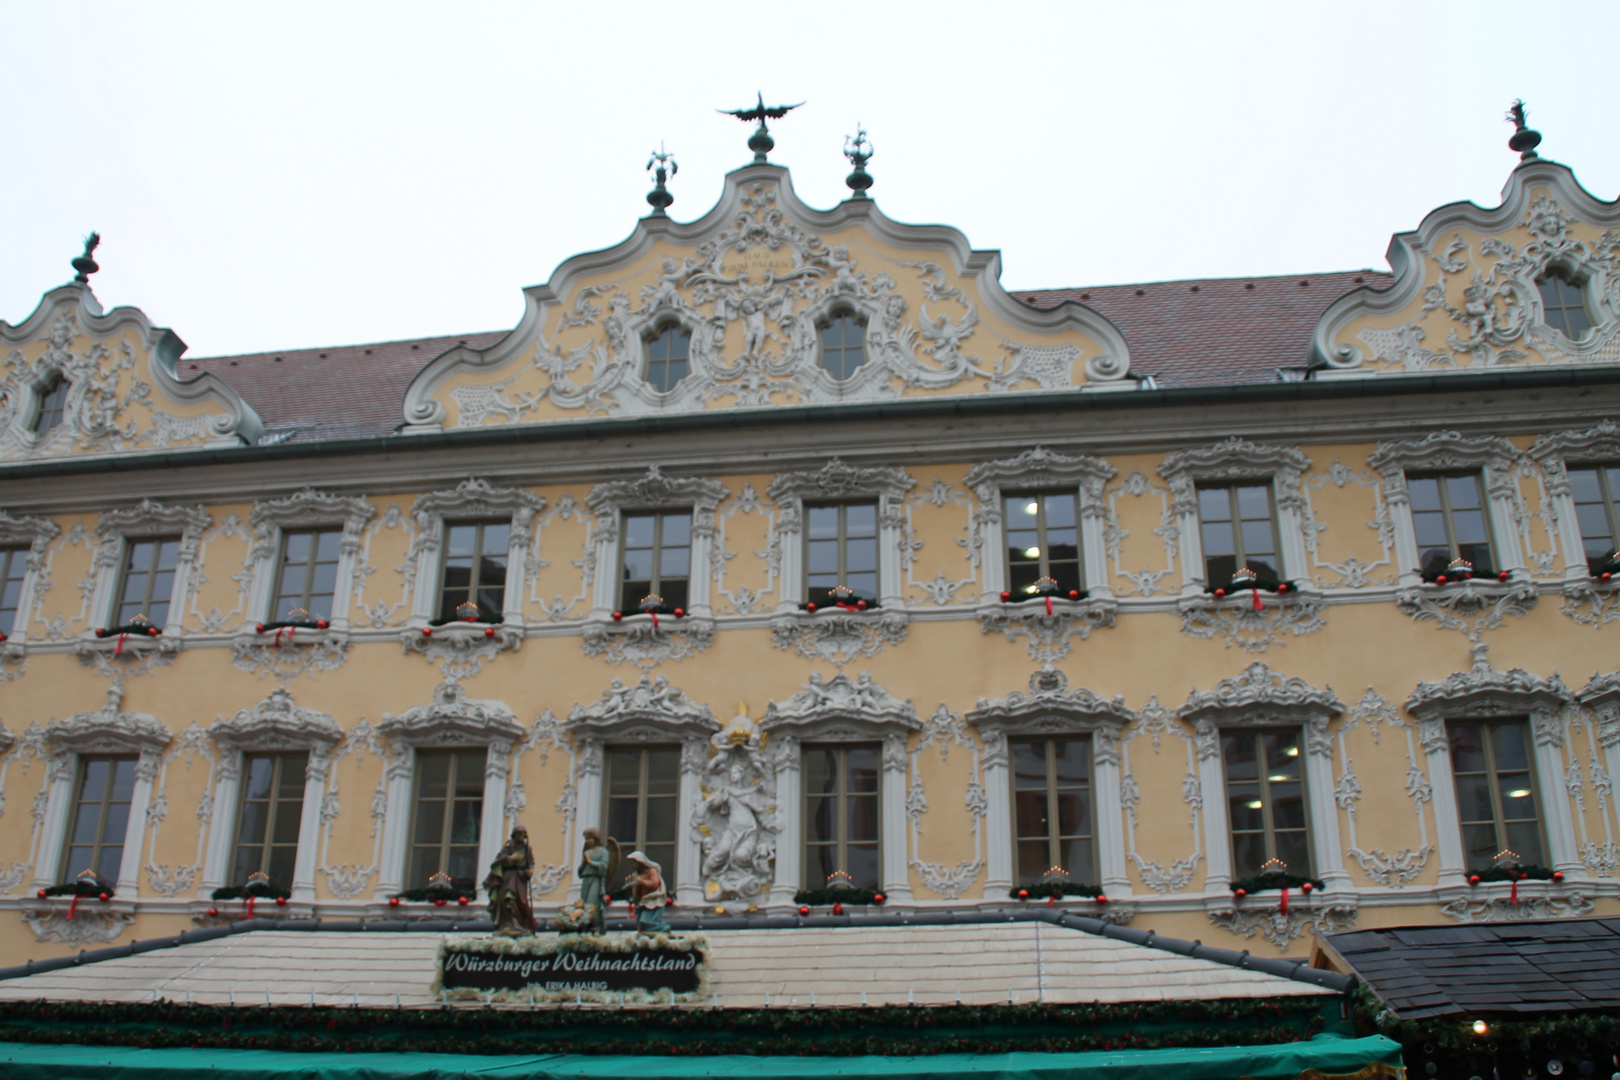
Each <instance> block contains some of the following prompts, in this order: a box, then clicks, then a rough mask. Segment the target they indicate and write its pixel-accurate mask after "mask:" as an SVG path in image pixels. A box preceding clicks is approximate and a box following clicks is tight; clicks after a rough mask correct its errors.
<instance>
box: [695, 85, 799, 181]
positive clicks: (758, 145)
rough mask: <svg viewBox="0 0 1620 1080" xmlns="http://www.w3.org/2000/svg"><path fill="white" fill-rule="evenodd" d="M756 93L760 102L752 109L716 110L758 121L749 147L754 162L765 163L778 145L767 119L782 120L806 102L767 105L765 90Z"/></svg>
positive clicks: (742, 118) (757, 163)
mask: <svg viewBox="0 0 1620 1080" xmlns="http://www.w3.org/2000/svg"><path fill="white" fill-rule="evenodd" d="M754 93H755V94H756V95H757V102H758V103H757V104H756V105H755V106H754V107H753V108H751V109H716V110H714V111H715V112H717V113H724V114H725V115H727V116H735V117H736V118H737V119H739V120H741V121H743V122H745V123H747V122H748V121H758V123H759V127H757V128H755V129H754V133H753V134H752V135H750V136H749V137H748V149H750V150H752V151H753V152H754V164H756V165H762V164H764V163H765V155H766V154H768V153H770V152H771V149H772V148H773V147H774V146H775V145H776V140H775V139H773V138H771V134H770V129H769V128H768V127H766V126H765V121H766V120H767V119H771V120H780V119H782V117H784V116H786V115H787V114H788V113H790V112H792V111H793V110H794V109H797V108H798V107H799V106H800V105H803V104H804V102H802V101H801V102H798V103H797V104H794V105H767V104H765V93H764V91H760V90H756V91H755V92H754Z"/></svg>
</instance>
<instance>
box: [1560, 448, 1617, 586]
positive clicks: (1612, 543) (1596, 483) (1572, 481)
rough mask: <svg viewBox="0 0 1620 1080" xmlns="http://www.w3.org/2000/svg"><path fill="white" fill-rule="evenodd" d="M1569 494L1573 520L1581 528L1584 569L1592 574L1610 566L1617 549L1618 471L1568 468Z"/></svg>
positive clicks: (1600, 466) (1598, 466)
mask: <svg viewBox="0 0 1620 1080" xmlns="http://www.w3.org/2000/svg"><path fill="white" fill-rule="evenodd" d="M1569 491H1570V496H1571V497H1572V498H1573V499H1574V500H1575V520H1576V521H1577V522H1578V523H1579V524H1580V528H1581V545H1582V546H1583V547H1584V548H1585V549H1586V565H1587V568H1588V569H1590V570H1591V571H1592V572H1593V573H1594V574H1595V573H1597V572H1598V571H1599V570H1601V569H1602V567H1603V566H1604V565H1605V564H1607V563H1608V562H1609V557H1610V556H1611V555H1613V554H1614V551H1615V548H1620V514H1616V512H1615V506H1614V500H1615V496H1616V495H1620V468H1616V467H1614V466H1605V465H1585V466H1581V467H1579V468H1571V469H1570V470H1569Z"/></svg>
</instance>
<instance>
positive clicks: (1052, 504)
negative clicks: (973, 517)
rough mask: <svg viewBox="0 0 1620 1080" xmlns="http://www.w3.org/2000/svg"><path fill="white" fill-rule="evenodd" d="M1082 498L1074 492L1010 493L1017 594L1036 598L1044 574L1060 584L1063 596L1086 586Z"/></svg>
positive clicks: (1012, 588)
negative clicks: (1082, 561)
mask: <svg viewBox="0 0 1620 1080" xmlns="http://www.w3.org/2000/svg"><path fill="white" fill-rule="evenodd" d="M1078 501H1079V500H1078V499H1077V498H1076V496H1075V495H1073V494H1071V493H1069V492H1059V493H1048V494H1035V495H1008V496H1007V497H1006V499H1005V505H1006V529H1007V590H1008V591H1009V592H1011V593H1012V594H1013V596H1014V597H1017V598H1020V599H1022V598H1024V597H1027V596H1034V595H1035V594H1036V585H1035V583H1036V582H1037V581H1038V580H1039V579H1041V578H1043V577H1049V578H1051V579H1053V580H1054V581H1056V582H1057V588H1058V593H1059V595H1067V594H1068V593H1069V592H1071V591H1073V590H1078V589H1079V588H1080V587H1081V573H1080V522H1079V519H1078V517H1077V516H1076V506H1077V504H1078Z"/></svg>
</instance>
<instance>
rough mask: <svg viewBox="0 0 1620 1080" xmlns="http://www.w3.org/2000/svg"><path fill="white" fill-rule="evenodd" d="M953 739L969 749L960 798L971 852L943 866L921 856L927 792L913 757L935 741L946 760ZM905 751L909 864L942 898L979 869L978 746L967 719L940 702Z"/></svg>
mask: <svg viewBox="0 0 1620 1080" xmlns="http://www.w3.org/2000/svg"><path fill="white" fill-rule="evenodd" d="M952 745H956V746H961V747H964V748H966V750H967V752H968V754H969V761H968V780H967V786H966V788H965V794H964V799H963V804H964V806H965V807H966V809H967V812H968V820H969V821H970V822H971V823H972V826H971V827H972V830H973V857H972V858H971V859H963V860H961V861H959V862H958V863H957V864H956V866H954V867H947V866H945V865H943V864H942V863H933V862H927V861H925V860H924V859H923V858H922V834H923V826H922V817H923V815H924V814H926V813H927V812H928V795H927V793H926V792H925V791H924V790H923V782H922V767H921V765H920V764H919V762H918V758H920V757H921V756H922V752H923V751H924V750H926V749H929V748H931V747H935V746H937V747H938V748H939V760H940V761H941V762H944V761H948V760H949V759H950V749H951V746H952ZM907 756H908V758H909V764H910V771H911V782H910V784H909V785H908V786H907V788H906V821H907V824H908V829H909V832H910V834H911V852H912V858H911V868H912V869H913V870H915V871H916V872H917V876H918V877H919V878H921V879H922V883H923V886H924V887H925V888H927V889H930V890H932V891H933V892H935V893H937V894H938V895H939V896H940V898H941V899H944V900H955V899H958V898H959V897H960V896H961V895H962V893H963V892H965V891H966V890H967V889H968V887H969V886H971V885H972V884H973V883H974V882H975V881H977V880H978V879H979V874H980V872H981V871H982V870H983V869H984V819H985V815H986V813H987V811H988V804H987V802H986V797H985V792H984V784H983V782H982V776H983V772H982V769H981V766H980V760H979V759H980V750H979V747H978V746H976V745H974V742H973V739H972V738H971V736H969V734H968V726H967V723H966V722H965V721H964V720H963V718H962V716H961V715H960V714H958V713H954V712H952V711H951V710H950V709H949V708H948V707H947V706H946V705H945V704H944V703H943V702H941V703H940V706H939V708H938V709H935V710H934V713H933V715H931V716H929V717H928V718H927V719H925V720H924V721H923V728H922V737H921V738H919V739H918V740H917V742H916V743H915V744H914V745H913V746H912V747H911V748H910V750H909V751H908V753H907Z"/></svg>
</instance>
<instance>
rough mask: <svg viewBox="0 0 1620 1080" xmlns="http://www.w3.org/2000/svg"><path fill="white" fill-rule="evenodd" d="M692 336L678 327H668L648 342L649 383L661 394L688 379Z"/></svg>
mask: <svg viewBox="0 0 1620 1080" xmlns="http://www.w3.org/2000/svg"><path fill="white" fill-rule="evenodd" d="M691 349H692V335H690V334H688V333H687V332H686V331H685V330H682V329H681V328H680V327H678V326H666V327H664V328H662V329H661V330H659V331H658V333H657V335H656V336H654V337H653V338H652V339H651V340H649V341H648V342H647V383H648V385H650V386H651V387H652V388H653V389H654V390H657V391H658V392H659V393H667V392H668V391H670V390H673V389H675V384H676V383H678V382H680V381H681V380H682V379H684V378H686V371H687V364H686V361H687V356H688V355H689V354H690V352H691Z"/></svg>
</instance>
